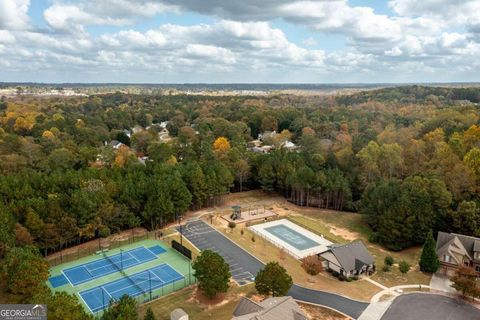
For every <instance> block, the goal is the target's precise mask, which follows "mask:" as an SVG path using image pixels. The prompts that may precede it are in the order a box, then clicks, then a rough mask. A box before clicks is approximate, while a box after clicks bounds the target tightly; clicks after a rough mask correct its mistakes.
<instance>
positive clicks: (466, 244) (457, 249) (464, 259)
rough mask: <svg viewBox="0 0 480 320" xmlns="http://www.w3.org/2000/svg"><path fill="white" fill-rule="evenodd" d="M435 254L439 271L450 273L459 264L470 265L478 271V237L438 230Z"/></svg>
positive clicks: (479, 267) (479, 268) (479, 241)
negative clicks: (438, 262) (438, 261)
mask: <svg viewBox="0 0 480 320" xmlns="http://www.w3.org/2000/svg"><path fill="white" fill-rule="evenodd" d="M437 256H438V259H439V260H440V265H441V268H440V271H441V272H443V273H445V274H447V275H452V274H453V273H454V272H455V270H456V269H457V268H458V267H460V266H465V267H471V268H473V269H475V271H477V272H478V273H480V239H479V238H475V237H469V236H464V235H461V234H455V233H446V232H439V233H438V236H437Z"/></svg>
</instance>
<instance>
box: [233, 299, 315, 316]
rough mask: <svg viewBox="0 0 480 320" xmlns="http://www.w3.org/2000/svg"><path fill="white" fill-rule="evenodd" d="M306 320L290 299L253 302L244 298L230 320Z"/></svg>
mask: <svg viewBox="0 0 480 320" xmlns="http://www.w3.org/2000/svg"><path fill="white" fill-rule="evenodd" d="M260 319H261V320H278V319H282V320H308V318H307V316H306V315H305V314H304V313H303V312H302V310H300V307H299V306H298V304H297V303H296V302H295V300H293V298H292V297H288V296H287V297H273V298H267V299H265V300H263V301H262V302H255V301H253V300H250V299H248V298H246V297H243V298H242V300H240V302H239V303H238V305H237V307H236V308H235V310H234V311H233V317H232V320H260Z"/></svg>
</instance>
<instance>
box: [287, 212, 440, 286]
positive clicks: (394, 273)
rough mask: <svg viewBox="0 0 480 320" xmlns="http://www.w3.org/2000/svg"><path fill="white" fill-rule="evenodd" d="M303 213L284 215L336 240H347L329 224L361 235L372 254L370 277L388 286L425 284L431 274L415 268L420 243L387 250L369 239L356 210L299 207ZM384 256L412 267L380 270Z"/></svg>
mask: <svg viewBox="0 0 480 320" xmlns="http://www.w3.org/2000/svg"><path fill="white" fill-rule="evenodd" d="M301 212H302V213H303V215H298V214H295V215H291V216H289V217H288V218H289V219H290V220H292V221H293V222H296V223H298V224H300V225H304V226H308V228H309V229H312V230H314V231H315V232H317V233H320V234H323V235H325V237H326V238H328V239H330V240H332V241H335V242H338V243H345V242H348V240H346V239H344V238H342V237H341V236H338V235H334V234H333V233H332V232H331V231H330V226H336V227H339V228H342V229H346V230H348V231H353V232H355V233H356V234H357V237H358V239H361V240H362V241H363V242H364V243H365V245H366V246H367V248H368V250H369V252H370V253H371V254H372V256H373V257H374V258H375V264H376V266H377V272H376V273H375V274H374V275H373V276H372V279H374V280H376V281H378V282H380V283H381V284H383V285H385V286H387V287H390V286H396V285H402V284H417V283H419V284H429V283H430V277H431V275H429V274H426V273H423V272H420V271H419V270H418V261H419V260H420V254H421V247H420V246H417V247H412V248H408V249H405V250H402V251H390V250H388V249H386V248H384V247H382V246H381V245H378V244H375V243H370V242H369V241H368V237H369V236H370V234H371V232H372V231H371V229H370V228H369V227H368V225H367V224H366V223H365V221H364V220H363V217H362V216H361V215H360V214H357V213H349V212H335V211H326V210H315V209H306V210H302V211H301ZM386 256H392V257H393V258H394V260H395V263H398V262H400V261H401V260H405V261H407V262H408V263H409V264H410V265H411V266H412V269H411V270H410V271H409V272H408V273H407V274H406V275H403V274H401V273H400V272H399V271H398V267H397V266H394V267H392V270H391V271H390V272H383V271H382V270H381V269H382V267H383V262H384V259H385V257H386Z"/></svg>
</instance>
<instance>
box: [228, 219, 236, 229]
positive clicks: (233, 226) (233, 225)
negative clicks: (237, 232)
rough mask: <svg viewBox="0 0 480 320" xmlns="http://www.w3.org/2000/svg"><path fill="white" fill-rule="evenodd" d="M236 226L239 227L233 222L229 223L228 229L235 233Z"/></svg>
mask: <svg viewBox="0 0 480 320" xmlns="http://www.w3.org/2000/svg"><path fill="white" fill-rule="evenodd" d="M236 226H237V224H236V223H235V222H233V221H230V222H229V223H228V227H229V228H230V230H231V231H233V229H235V227H236Z"/></svg>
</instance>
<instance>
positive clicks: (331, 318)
mask: <svg viewBox="0 0 480 320" xmlns="http://www.w3.org/2000/svg"><path fill="white" fill-rule="evenodd" d="M299 305H300V309H302V311H303V312H305V313H306V314H307V316H308V317H309V318H310V319H312V320H320V319H321V320H348V319H350V318H348V317H345V316H344V315H342V314H340V313H338V312H335V311H333V310H330V309H327V308H323V307H320V306H314V305H310V304H305V303H299Z"/></svg>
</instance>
